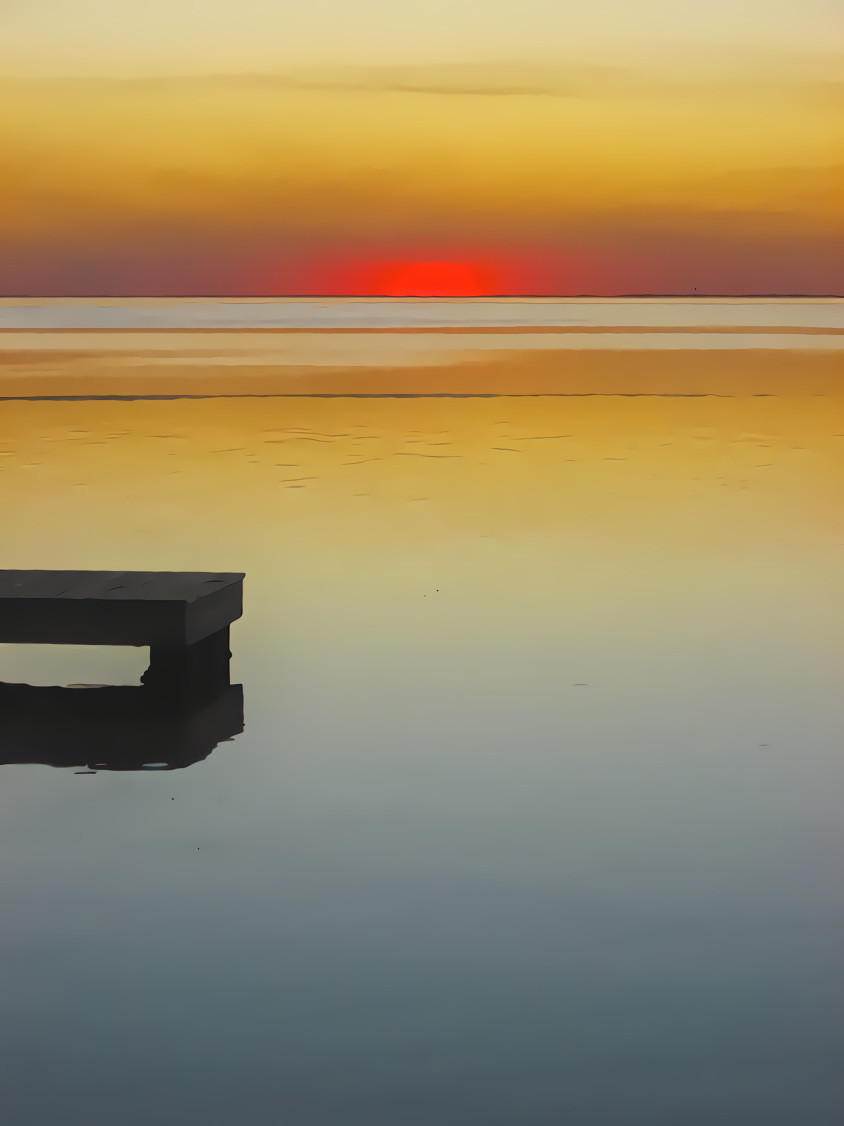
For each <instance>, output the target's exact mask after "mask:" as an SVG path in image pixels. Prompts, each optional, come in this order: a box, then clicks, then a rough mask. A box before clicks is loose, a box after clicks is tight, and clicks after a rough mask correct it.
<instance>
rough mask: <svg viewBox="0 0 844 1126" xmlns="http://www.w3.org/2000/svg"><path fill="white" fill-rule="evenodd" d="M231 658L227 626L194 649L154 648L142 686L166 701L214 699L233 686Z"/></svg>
mask: <svg viewBox="0 0 844 1126" xmlns="http://www.w3.org/2000/svg"><path fill="white" fill-rule="evenodd" d="M230 658H231V650H230V648H229V627H228V626H225V627H224V628H223V629H220V630H217V632H216V633H212V634H210V635H209V636H208V637H205V638H203V639H202V641H196V642H194V644H193V645H151V646H150V649H149V668H148V669H147V671H146V672H145V673H144V675H143V676H142V677H141V683H142V684H143V685H144V686H145V687H146V688H148V689H149V690H150V691H151V692H154V693H156V695H161V696H167V697H171V696H172V697H176V696H185V697H196V696H198V695H203V696H204V695H214V694H215V693H217V692H219V691H221V690H222V689H223V688H227V687H228V685H229V683H230V680H229V660H230Z"/></svg>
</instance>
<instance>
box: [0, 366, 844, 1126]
mask: <svg viewBox="0 0 844 1126" xmlns="http://www.w3.org/2000/svg"><path fill="white" fill-rule="evenodd" d="M841 406H842V404H841V400H840V398H839V397H834V396H829V395H827V396H825V397H823V398H817V397H815V395H814V392H813V390H812V388H811V387H810V386H798V387H795V390H794V393H793V394H792V395H791V396H790V397H789V396H779V397H775V398H770V399H754V398H750V397H743V396H742V395H741V394H740V388H737V395H736V397H735V398H732V399H706V400H682V399H659V398H652V399H636V400H630V399H611V398H606V399H602V398H595V399H536V400H514V399H491V400H462V401H453V400H452V401H443V400H438V401H437V400H416V401H395V400H392V401H389V400H367V401H353V400H313V399H302V400H296V401H291V400H267V401H252V402H249V401H237V400H235V401H214V400H210V401H201V402H175V403H168V402H140V403H94V404H92V403H5V404H3V405H2V410H3V414H4V417H5V419H6V420H7V421H9V422H10V423H11V426H10V427H9V426H7V427H6V428H5V429H6V433H7V434H11V435H12V438H11V440H7V441H6V443H5V445H4V446H3V447H2V449H3V451H4V452H5V453H6V455H7V456H6V457H4V458H3V459H0V466H2V470H1V471H0V495H2V499H3V506H4V510H5V511H6V512H7V513H8V517H7V519H8V520H9V521H10V522H11V525H12V526H13V527H14V528H15V529H16V535H15V539H14V542H11V543H7V545H6V551H5V560H4V564H5V565H7V566H10V567H16V566H17V567H26V566H55V567H95V568H99V567H108V568H112V567H113V568H120V567H136V568H139V569H140V568H155V567H160V568H162V569H164V568H174V569H186V570H189V569H199V568H202V569H216V570H240V569H242V570H245V571H246V573H247V579H246V587H245V593H246V611H245V617H244V618H243V620H242V621H240V622H238V623H237V624H236V625H235V626H234V627H233V630H232V650H233V654H234V657H233V670H232V671H233V677H234V679H235V680H237V681H242V682H243V684H244V691H245V695H246V699H247V716H246V721H247V726H246V730H245V732H244V733H243V734H242V735H240V736H238V737H237V739H236V740H235V741H234V742H233V743H223V744H222V745H220V746H218V747H217V749H216V750H215V751H214V752H213V754H211V755H210V756H209V757H208V758H207V759H206V760H205V761H203V762H197V763H195V764H194V765H192V766H191V767H190V769H188V770H182V771H176V772H168V773H158V772H136V773H131V774H127V773H99V774H97V775H95V776H84V777H77V776H74V774H73V772H72V770H70V769H68V770H55V769H50V768H48V767H44V766H40V767H39V766H6V767H2V768H0V770H2V778H0V781H2V784H3V785H2V791H0V803H2V810H1V811H0V835H2V839H1V840H0V871H2V888H3V902H4V904H5V906H6V911H5V913H4V914H5V919H4V927H3V932H2V936H0V965H2V967H3V968H2V974H3V977H4V997H5V1005H6V1019H5V1022H4V1048H3V1058H4V1064H5V1068H6V1071H7V1075H8V1076H9V1077H10V1078H9V1079H8V1080H7V1095H6V1106H7V1115H8V1117H7V1121H9V1122H11V1123H13V1126H21V1124H24V1123H26V1124H29V1123H41V1122H51V1121H61V1122H63V1123H69V1124H71V1126H76V1123H79V1124H82V1123H85V1126H90V1124H91V1123H95V1124H100V1123H103V1124H105V1123H109V1124H111V1123H113V1122H116V1121H119V1122H121V1123H125V1124H127V1126H135V1124H138V1126H140V1124H141V1123H143V1124H144V1126H146V1123H148V1122H150V1121H157V1122H164V1123H171V1122H172V1123H177V1122H178V1123H184V1122H186V1121H197V1122H205V1123H220V1124H223V1123H226V1124H228V1123H230V1122H234V1121H240V1122H246V1123H259V1122H260V1123H263V1122H266V1121H289V1122H291V1123H296V1126H334V1124H335V1123H338V1122H343V1123H355V1124H357V1123H360V1124H361V1126H381V1124H384V1126H388V1124H389V1126H394V1124H401V1126H405V1124H408V1126H416V1124H417V1123H418V1124H419V1126H428V1124H429V1123H432V1122H438V1123H440V1122H442V1123H448V1124H451V1123H455V1124H457V1123H460V1124H461V1126H462V1124H463V1123H473V1122H479V1123H484V1124H485V1126H487V1124H489V1126H493V1124H498V1123H501V1124H502V1126H505V1124H506V1126H510V1124H511V1123H514V1122H519V1123H525V1124H526V1126H527V1124H529V1126H540V1124H541V1126H546V1124H550V1123H554V1124H556V1123H557V1122H561V1121H571V1122H572V1123H577V1124H578V1126H580V1124H581V1123H584V1124H585V1123H596V1124H601V1126H604V1124H606V1126H622V1124H623V1126H630V1124H631V1123H639V1122H641V1123H647V1124H648V1126H650V1124H658V1126H663V1124H664V1126H669V1124H671V1126H674V1124H676V1123H678V1122H682V1123H684V1124H686V1123H689V1124H693V1126H698V1124H700V1126H710V1124H711V1123H713V1122H718V1123H721V1124H727V1126H739V1124H740V1126H746V1124H747V1123H751V1122H765V1123H766V1124H773V1126H793V1124H794V1123H795V1122H798V1121H800V1122H811V1123H812V1126H816V1124H817V1126H827V1124H829V1126H832V1123H834V1122H837V1121H838V1120H839V1116H840V1110H841V1101H842V1100H841V1087H840V1079H839V1071H840V1069H839V1068H838V1064H837V1060H836V1058H835V1055H836V1047H835V1045H836V1043H837V1039H836V1038H837V1035H838V1032H837V1030H838V1026H839V1017H840V1002H841V992H840V986H841V969H842V962H841V956H840V952H839V949H838V947H837V945H836V936H837V935H840V921H841V911H842V902H841V895H840V892H839V890H838V889H839V881H838V868H839V867H840V864H839V863H838V857H839V856H840V853H841V849H842V845H844V840H842V821H841V815H840V804H841V803H840V782H841V777H840V776H841V767H840V730H841V718H842V717H841V706H840V703H839V697H840V683H839V682H840V669H841V667H842V660H841V658H842V652H841V640H840V639H841V637H842V629H841V625H842V622H841V609H840V607H841V600H840V558H841V556H840V553H841V524H840V497H839V495H838V493H839V488H838V481H839V480H840V473H841V456H842V455H841V451H842V446H841V441H842V440H841V438H840V434H841V432H844V422H843V421H842V411H841ZM51 659H53V660H55V657H52V658H51ZM0 660H2V665H0V675H2V676H4V677H6V678H11V677H12V674H13V673H14V672H15V669H16V666H15V662H16V661H21V662H23V661H25V662H26V667H27V670H29V671H30V672H31V671H37V667H38V660H39V658H38V655H37V654H36V653H34V652H33V651H28V652H27V653H25V654H21V655H16V654H15V653H10V652H9V651H8V649H5V650H0ZM65 661H66V662H67V664H66V665H64V666H63V667H64V668H66V669H67V670H68V674H69V675H70V673H69V670H70V666H71V664H72V661H73V653H72V652H71V653H66V654H64V655H63V657H62V662H65ZM97 661H101V657H98V658H97ZM88 667H89V666H86V669H87V668H88ZM20 668H21V666H20V665H18V666H17V671H20ZM126 668H128V665H125V666H124V665H121V676H120V677H118V678H117V679H131V677H128V678H127V677H125V676H124V675H123V672H124V671H125V669H126ZM98 671H100V672H102V668H101V666H98ZM71 678H72V679H76V676H75V675H73V676H72V677H71ZM153 760H154V756H153Z"/></svg>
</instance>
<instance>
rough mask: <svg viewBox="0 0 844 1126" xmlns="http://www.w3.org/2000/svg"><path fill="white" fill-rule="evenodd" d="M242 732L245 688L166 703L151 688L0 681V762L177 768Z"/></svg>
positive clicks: (98, 767)
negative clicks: (7, 682) (67, 686)
mask: <svg viewBox="0 0 844 1126" xmlns="http://www.w3.org/2000/svg"><path fill="white" fill-rule="evenodd" d="M242 731H243V686H242V685H240V684H229V685H228V686H226V687H225V688H223V689H222V690H221V691H219V692H218V693H217V694H216V695H212V696H210V697H209V696H208V695H207V694H206V695H200V696H196V695H194V696H190V697H185V698H183V699H179V698H176V699H171V700H167V699H164V698H162V696H161V694H160V693H156V692H154V691H153V690H151V689H150V688H148V687H146V686H145V685H142V686H141V687H139V688H135V687H131V686H129V687H126V686H99V685H97V686H94V685H92V686H80V687H75V688H57V687H41V686H34V685H30V684H0V765H7V764H11V763H43V764H44V765H46V766H57V767H59V766H61V767H87V769H89V770H149V769H152V768H153V767H157V768H158V769H166V770H180V769H183V768H184V767H187V766H192V765H193V764H194V763H197V762H202V761H203V760H204V759H206V758H208V756H209V755H210V754H211V752H212V751H213V750H214V748H215V747H216V746H217V745H218V744H219V743H222V742H224V741H225V740H227V739H233V738H234V737H235V736H236V735H239V734H240V733H241V732H242Z"/></svg>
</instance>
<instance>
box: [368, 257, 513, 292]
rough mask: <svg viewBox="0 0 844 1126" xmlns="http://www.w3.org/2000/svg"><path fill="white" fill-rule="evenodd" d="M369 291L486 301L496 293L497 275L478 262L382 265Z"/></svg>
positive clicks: (373, 275) (375, 269) (376, 267)
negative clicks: (483, 299) (480, 298)
mask: <svg viewBox="0 0 844 1126" xmlns="http://www.w3.org/2000/svg"><path fill="white" fill-rule="evenodd" d="M368 282H369V285H368V288H369V289H370V290H371V292H372V293H373V294H377V295H378V296H384V297H483V296H488V295H489V294H492V293H494V292H495V276H494V272H493V271H492V270H490V269H489V267H487V266H483V265H480V264H478V263H475V262H379V263H376V264H373V267H372V273H371V278H370V279H368Z"/></svg>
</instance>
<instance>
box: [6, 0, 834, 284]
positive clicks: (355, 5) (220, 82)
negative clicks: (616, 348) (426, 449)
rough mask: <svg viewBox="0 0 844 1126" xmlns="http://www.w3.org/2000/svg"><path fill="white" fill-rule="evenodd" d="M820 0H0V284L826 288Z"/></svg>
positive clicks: (828, 91) (828, 52)
mask: <svg viewBox="0 0 844 1126" xmlns="http://www.w3.org/2000/svg"><path fill="white" fill-rule="evenodd" d="M842 62H844V8H842V6H841V4H840V3H839V2H838V0H706V2H705V3H700V2H695V3H693V2H691V0H638V2H637V3H631V2H630V0H594V2H592V3H590V4H588V5H581V4H580V3H573V2H569V0H426V2H425V3H419V2H410V0H407V2H405V3H396V2H395V0H310V2H309V3H308V4H307V5H305V4H292V3H287V2H279V0H274V2H273V0H201V2H199V0H146V3H145V4H144V5H143V6H139V5H135V4H130V3H128V2H126V0H0V154H1V155H0V162H2V165H3V175H2V178H0V293H2V294H7V295H16V294H24V295H38V294H56V295H63V294H67V295H92V296H99V295H132V294H138V295H144V294H162V295H167V294H174V295H175V294H215V295H217V294H220V295H225V294H232V295H248V294H260V295H264V294H280V295H287V294H378V293H385V294H396V295H401V294H422V295H425V294H438V293H443V294H449V293H450V294H457V295H469V294H498V293H500V294H576V293H595V294H616V293H691V292H694V291H695V290H697V291H698V292H699V293H721V294H731V293H736V294H741V293H779V294H794V293H842V292H844V267H842V262H844V204H842V200H844V66H842Z"/></svg>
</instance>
